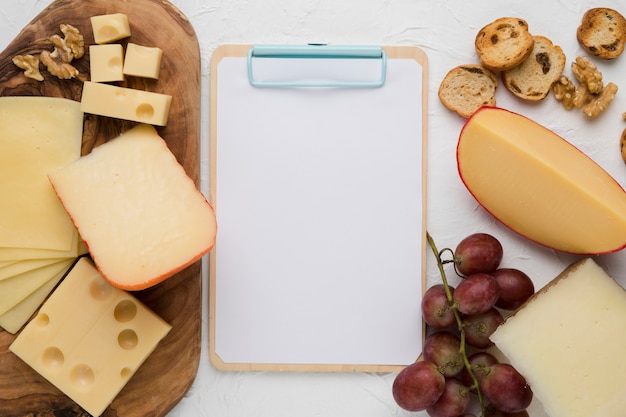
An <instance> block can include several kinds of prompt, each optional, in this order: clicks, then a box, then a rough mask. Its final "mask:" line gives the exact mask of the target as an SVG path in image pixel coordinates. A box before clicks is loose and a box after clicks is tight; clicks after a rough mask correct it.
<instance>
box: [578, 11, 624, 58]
mask: <svg viewBox="0 0 626 417" xmlns="http://www.w3.org/2000/svg"><path fill="white" fill-rule="evenodd" d="M576 38H577V39H578V42H579V43H580V45H581V46H582V47H583V48H584V49H585V50H586V51H587V52H588V53H590V54H591V55H594V56H597V57H598V58H603V59H614V58H617V57H618V56H620V55H621V54H622V52H624V42H626V19H624V16H622V15H621V14H620V13H619V12H618V11H616V10H613V9H608V8H605V7H598V8H595V9H590V10H587V12H586V13H585V14H584V15H583V18H582V22H581V24H580V26H578V30H577V31H576Z"/></svg>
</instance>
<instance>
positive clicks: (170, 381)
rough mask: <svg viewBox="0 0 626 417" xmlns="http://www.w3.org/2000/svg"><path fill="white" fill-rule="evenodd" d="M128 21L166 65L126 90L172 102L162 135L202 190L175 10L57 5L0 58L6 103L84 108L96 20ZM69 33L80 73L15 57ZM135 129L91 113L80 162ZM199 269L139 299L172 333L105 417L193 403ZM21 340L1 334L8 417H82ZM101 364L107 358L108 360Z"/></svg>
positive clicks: (188, 38)
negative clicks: (73, 34) (36, 74)
mask: <svg viewBox="0 0 626 417" xmlns="http://www.w3.org/2000/svg"><path fill="white" fill-rule="evenodd" d="M113 13H121V14H124V15H126V16H127V17H128V21H129V24H130V29H131V35H130V37H128V38H126V39H122V40H120V41H119V43H121V44H122V45H124V46H125V45H126V44H127V43H128V42H133V43H135V44H139V45H145V46H150V47H158V48H161V49H162V51H163V57H162V62H161V68H160V75H159V77H158V79H149V78H142V77H126V78H125V80H124V81H122V82H120V83H118V84H119V85H120V86H123V87H128V88H133V89H136V90H145V91H151V92H156V93H162V94H168V95H171V96H172V102H171V106H170V108H169V120H168V122H167V125H166V126H160V127H158V128H157V130H158V134H159V135H160V136H161V137H162V138H163V139H164V140H165V142H166V143H167V146H168V148H169V149H170V150H171V152H172V153H173V154H174V156H175V157H176V160H177V161H178V162H179V163H180V164H181V165H182V166H183V167H184V169H185V172H186V173H187V175H188V176H189V177H190V178H191V180H193V182H194V183H195V184H196V186H198V185H199V182H200V167H199V163H200V162H199V161H200V158H199V157H200V50H199V46H198V41H197V38H196V36H195V32H194V29H193V27H192V25H191V24H190V22H189V21H188V20H187V18H186V17H185V16H184V15H183V13H181V12H180V10H178V9H177V8H176V7H175V6H174V5H172V4H171V3H169V2H167V1H160V0H134V1H132V2H127V1H109V0H81V1H79V0H56V1H54V2H52V3H51V4H50V5H49V6H48V7H46V8H45V9H44V10H43V11H41V12H40V13H39V14H38V15H37V16H36V17H35V18H34V19H33V20H32V21H31V22H30V23H29V24H28V25H26V26H25V27H24V28H23V30H22V31H21V32H20V33H19V34H18V35H17V36H16V37H15V39H14V40H13V41H12V42H10V43H9V45H8V46H7V47H6V49H5V50H4V51H3V52H2V53H0V96H3V97H4V96H43V97H59V98H66V99H70V100H75V101H80V100H81V95H82V88H83V84H84V82H85V81H88V80H89V74H90V61H89V48H88V46H89V45H90V44H94V34H93V30H92V26H91V23H90V18H91V17H92V16H99V15H107V14H113ZM61 25H72V26H74V27H75V28H77V29H78V30H79V31H80V33H81V34H82V35H83V36H84V41H85V55H84V56H83V57H81V58H79V59H75V60H74V61H72V65H74V66H75V67H76V69H77V70H78V75H77V76H76V77H74V78H72V79H60V78H57V77H55V76H53V75H51V74H50V73H48V72H47V71H46V69H45V68H44V67H42V69H41V74H42V75H43V80H42V81H39V80H35V79H32V78H28V77H26V76H25V75H24V71H23V70H22V69H21V68H19V67H18V66H16V65H15V64H14V63H13V61H12V58H13V57H15V56H17V55H27V54H32V55H38V54H39V53H40V52H41V51H42V50H51V49H52V47H53V45H52V43H51V40H50V37H51V36H52V35H54V34H60V26H61ZM136 124H137V123H136V122H133V121H127V120H121V119H115V118H110V117H105V116H98V115H92V114H87V113H85V116H84V120H83V140H82V146H81V154H82V155H87V154H89V153H90V152H91V151H92V150H93V149H94V148H96V147H98V146H99V145H101V144H103V143H105V142H107V141H109V140H111V139H113V138H115V137H117V136H119V135H120V133H122V132H125V131H127V130H129V129H130V128H132V127H134V126H135V125H136ZM201 287H202V278H201V263H200V261H197V262H195V263H193V264H192V265H190V266H188V267H187V268H185V269H183V270H182V271H180V272H178V273H176V274H175V275H174V276H172V277H170V278H169V279H167V280H166V281H164V282H162V283H160V284H157V285H154V286H153V287H150V288H148V289H144V290H140V291H134V292H133V295H134V296H136V297H137V298H138V299H139V300H140V301H141V302H143V303H144V304H145V305H146V306H147V307H148V308H150V309H151V310H153V311H154V312H155V313H156V314H157V315H159V316H160V317H161V318H163V320H165V321H166V322H167V323H169V324H170V325H171V326H172V328H171V331H170V332H169V333H168V334H167V336H166V337H165V338H164V339H163V340H162V341H161V342H160V344H159V345H158V346H157V348H156V349H155V350H154V352H153V353H152V354H151V355H150V356H148V358H147V359H146V361H145V362H144V363H143V365H142V366H141V367H140V368H139V369H138V370H137V372H136V373H135V374H134V375H133V377H132V378H131V379H130V380H129V382H128V383H127V384H126V386H125V387H124V389H123V390H122V391H121V392H120V393H119V395H118V396H117V397H116V398H115V399H114V401H113V403H112V404H111V405H110V406H109V407H108V408H107V409H106V410H105V412H104V413H103V414H102V415H103V416H154V417H160V416H163V415H165V414H167V412H168V411H169V410H171V409H172V408H173V407H174V406H175V405H176V404H177V403H178V402H179V401H180V399H181V398H182V397H183V396H184V395H185V393H186V392H187V390H188V389H189V387H190V386H191V384H192V382H193V380H194V379H195V376H196V373H197V370H198V364H199V358H200V344H201V341H200V340H201V339H200V337H201V315H202V304H201V302H202V291H201ZM18 334H19V333H17V334H11V333H9V332H7V331H4V330H2V329H0V415H3V416H16V417H17V416H40V415H41V416H43V415H64V416H83V415H86V414H85V411H84V410H83V409H81V408H80V407H79V406H78V405H77V404H75V403H74V402H73V401H72V400H71V399H70V398H69V397H67V396H66V395H65V394H63V393H62V392H61V391H60V390H59V389H57V388H56V387H55V386H54V385H53V384H51V383H50V382H48V381H47V380H46V379H45V378H43V377H42V376H40V375H39V374H38V373H37V372H35V371H34V370H33V369H31V368H30V367H29V366H28V365H26V364H25V363H24V362H22V361H21V360H20V359H19V358H18V357H17V356H16V355H15V354H13V353H12V352H11V351H10V350H9V346H10V345H11V344H12V343H13V341H14V340H15V338H16V337H17V335H18ZM102 360H103V361H106V360H107V358H106V357H103V358H102Z"/></svg>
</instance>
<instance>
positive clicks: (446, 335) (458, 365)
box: [422, 331, 465, 376]
mask: <svg viewBox="0 0 626 417" xmlns="http://www.w3.org/2000/svg"><path fill="white" fill-rule="evenodd" d="M422 353H423V355H424V360H426V361H430V362H433V363H434V364H435V365H437V368H438V369H439V372H441V373H442V374H443V376H454V375H456V374H458V373H459V372H461V371H462V370H463V369H464V367H465V364H464V362H463V355H462V354H461V341H460V340H459V338H458V337H456V336H455V335H453V334H452V333H450V332H446V331H441V332H437V333H433V334H431V335H430V336H428V337H427V338H426V340H424V348H423V352H422Z"/></svg>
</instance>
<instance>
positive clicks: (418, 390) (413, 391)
mask: <svg viewBox="0 0 626 417" xmlns="http://www.w3.org/2000/svg"><path fill="white" fill-rule="evenodd" d="M445 385H446V381H445V378H444V376H443V375H442V374H441V373H440V372H439V371H438V370H437V365H435V364H434V363H432V362H428V361H419V362H414V363H412V364H411V365H409V366H407V367H406V368H404V369H403V370H401V371H400V372H399V373H398V375H396V378H395V379H394V381H393V386H392V394H393V398H394V400H395V401H396V403H397V404H398V405H399V406H400V407H401V408H403V409H405V410H407V411H422V410H425V409H426V408H428V407H430V406H431V405H433V404H434V403H435V402H436V401H437V400H438V399H439V397H441V394H443V391H444V389H445Z"/></svg>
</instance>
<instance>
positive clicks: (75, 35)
mask: <svg viewBox="0 0 626 417" xmlns="http://www.w3.org/2000/svg"><path fill="white" fill-rule="evenodd" d="M60 28H61V32H62V33H63V36H64V37H63V38H61V37H60V36H59V35H56V34H55V35H52V36H50V42H52V45H54V50H53V51H52V52H50V51H42V52H41V55H40V58H41V62H42V63H43V64H44V65H45V66H46V68H47V69H48V72H49V73H50V74H52V75H54V76H56V77H58V78H61V79H69V78H74V77H76V76H77V75H78V70H77V69H76V68H74V66H72V65H71V64H70V62H72V60H73V59H74V58H80V57H82V56H83V55H84V53H85V41H84V39H83V35H81V34H80V32H79V31H78V29H76V28H75V27H74V26H72V25H66V24H62V25H61V26H60Z"/></svg>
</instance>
